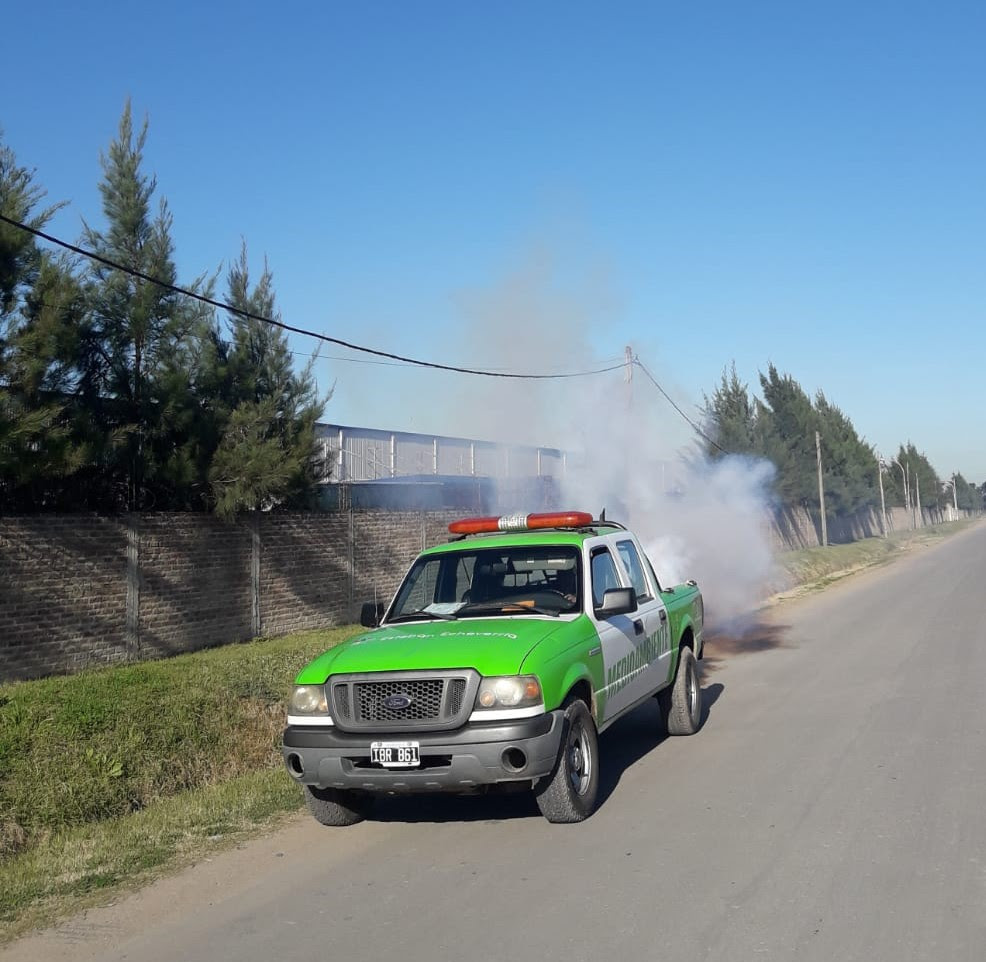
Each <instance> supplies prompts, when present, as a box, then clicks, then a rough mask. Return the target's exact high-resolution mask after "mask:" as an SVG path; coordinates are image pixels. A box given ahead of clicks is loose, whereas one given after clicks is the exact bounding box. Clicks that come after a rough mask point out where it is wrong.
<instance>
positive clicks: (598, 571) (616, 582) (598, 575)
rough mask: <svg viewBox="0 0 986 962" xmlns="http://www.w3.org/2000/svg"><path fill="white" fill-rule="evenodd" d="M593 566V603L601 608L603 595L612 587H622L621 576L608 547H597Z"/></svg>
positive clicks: (594, 552)
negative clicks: (617, 571)
mask: <svg viewBox="0 0 986 962" xmlns="http://www.w3.org/2000/svg"><path fill="white" fill-rule="evenodd" d="M590 561H591V567H592V605H593V607H594V608H599V607H601V606H602V603H603V595H604V594H605V593H606V592H607V591H608V590H609V589H610V588H622V587H623V586H622V585H621V584H620V576H619V575H618V574H617V573H616V564H615V562H614V561H613V556H612V555H611V554H610V553H609V549H608V548H596V549H594V550H593V552H592V556H591V559H590Z"/></svg>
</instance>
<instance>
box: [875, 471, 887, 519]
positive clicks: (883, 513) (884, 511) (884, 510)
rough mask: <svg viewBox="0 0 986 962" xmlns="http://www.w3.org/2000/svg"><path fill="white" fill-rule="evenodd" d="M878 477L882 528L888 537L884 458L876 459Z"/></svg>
mask: <svg viewBox="0 0 986 962" xmlns="http://www.w3.org/2000/svg"><path fill="white" fill-rule="evenodd" d="M876 478H877V481H879V482H880V528H881V529H882V530H883V536H884V537H885V538H886V537H887V502H886V501H884V499H883V458H877V459H876Z"/></svg>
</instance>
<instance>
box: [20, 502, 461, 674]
mask: <svg viewBox="0 0 986 962" xmlns="http://www.w3.org/2000/svg"><path fill="white" fill-rule="evenodd" d="M453 514H457V512H452V513H450V512H439V511H436V512H385V511H365V512H361V511H351V512H343V513H339V514H324V513H316V514H309V513H289V514H269V515H260V516H259V517H258V518H256V519H247V520H246V521H244V522H241V523H237V524H224V523H222V522H220V521H218V520H217V519H215V518H213V517H211V516H208V515H197V514H142V515H139V516H137V515H125V516H120V517H115V518H105V517H96V516H90V515H71V516H66V515H47V516H39V517H10V518H0V680H10V679H21V678H37V677H40V676H43V675H48V674H52V673H56V672H64V671H75V670H78V669H80V668H85V667H88V666H91V665H101V664H110V663H113V662H120V661H126V660H133V659H145V658H159V657H163V656H167V655H171V654H176V653H178V652H182V651H194V650H195V649H198V648H203V647H206V646H209V645H215V644H221V643H225V642H231V641H240V640H243V639H246V638H252V637H255V636H259V635H276V634H283V633H285V632H289V631H297V630H301V629H305V628H317V627H324V626H326V625H332V624H344V623H347V622H352V621H354V620H356V619H357V618H358V615H359V605H360V603H361V602H363V601H365V600H369V599H372V598H373V597H374V591H376V596H377V597H378V598H380V599H381V600H384V599H389V598H390V597H391V595H392V594H393V592H394V591H395V590H396V588H397V585H398V583H399V581H400V578H401V576H402V575H403V574H404V572H405V571H406V570H407V566H408V565H409V564H410V563H411V561H412V560H413V559H414V557H415V556H416V555H417V553H418V552H419V551H420V550H421V548H422V546H423V545H425V544H432V543H435V542H437V541H440V540H441V539H442V538H444V537H447V533H448V531H447V524H448V521H449V520H451V517H452V515H453Z"/></svg>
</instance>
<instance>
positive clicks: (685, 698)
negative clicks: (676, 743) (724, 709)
mask: <svg viewBox="0 0 986 962" xmlns="http://www.w3.org/2000/svg"><path fill="white" fill-rule="evenodd" d="M657 701H658V704H659V705H660V706H661V714H662V715H663V716H664V723H665V726H666V727H667V730H668V734H669V735H694V734H695V732H697V731H698V730H699V727H700V726H701V724H702V686H701V684H700V683H699V678H698V662H697V661H696V660H695V653H694V652H693V651H692V650H691V648H682V649H681V651H680V653H679V654H678V670H677V671H676V672H675V676H674V683H673V684H672V685H671V687H670V688H665V689H664V690H663V691H661V692H658V695H657Z"/></svg>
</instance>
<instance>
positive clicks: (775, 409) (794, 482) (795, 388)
mask: <svg viewBox="0 0 986 962" xmlns="http://www.w3.org/2000/svg"><path fill="white" fill-rule="evenodd" d="M760 386H761V388H762V389H763V402H762V404H761V405H760V407H759V408H758V414H757V425H758V427H757V432H758V443H759V445H760V448H761V451H762V453H763V455H764V456H765V457H766V458H767V460H769V461H772V462H773V464H774V466H775V467H776V468H777V481H776V489H777V492H778V494H779V495H780V497H781V500H782V501H784V502H785V503H787V504H802V505H809V504H810V505H814V506H815V507H818V503H819V502H818V475H817V473H816V456H815V431H816V430H818V426H819V420H818V414H817V412H816V411H815V409H814V408H813V407H812V404H811V399H810V398H809V397H808V395H807V394H806V393H805V391H804V389H803V388H802V387H801V385H800V384H799V383H798V382H797V381H796V380H795V379H794V378H793V377H791V375H790V374H784V375H781V374H779V373H778V371H777V368H776V367H775V366H774V365H773V364H771V365H769V366H768V368H767V374H766V375H765V374H763V373H761V375H760Z"/></svg>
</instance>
